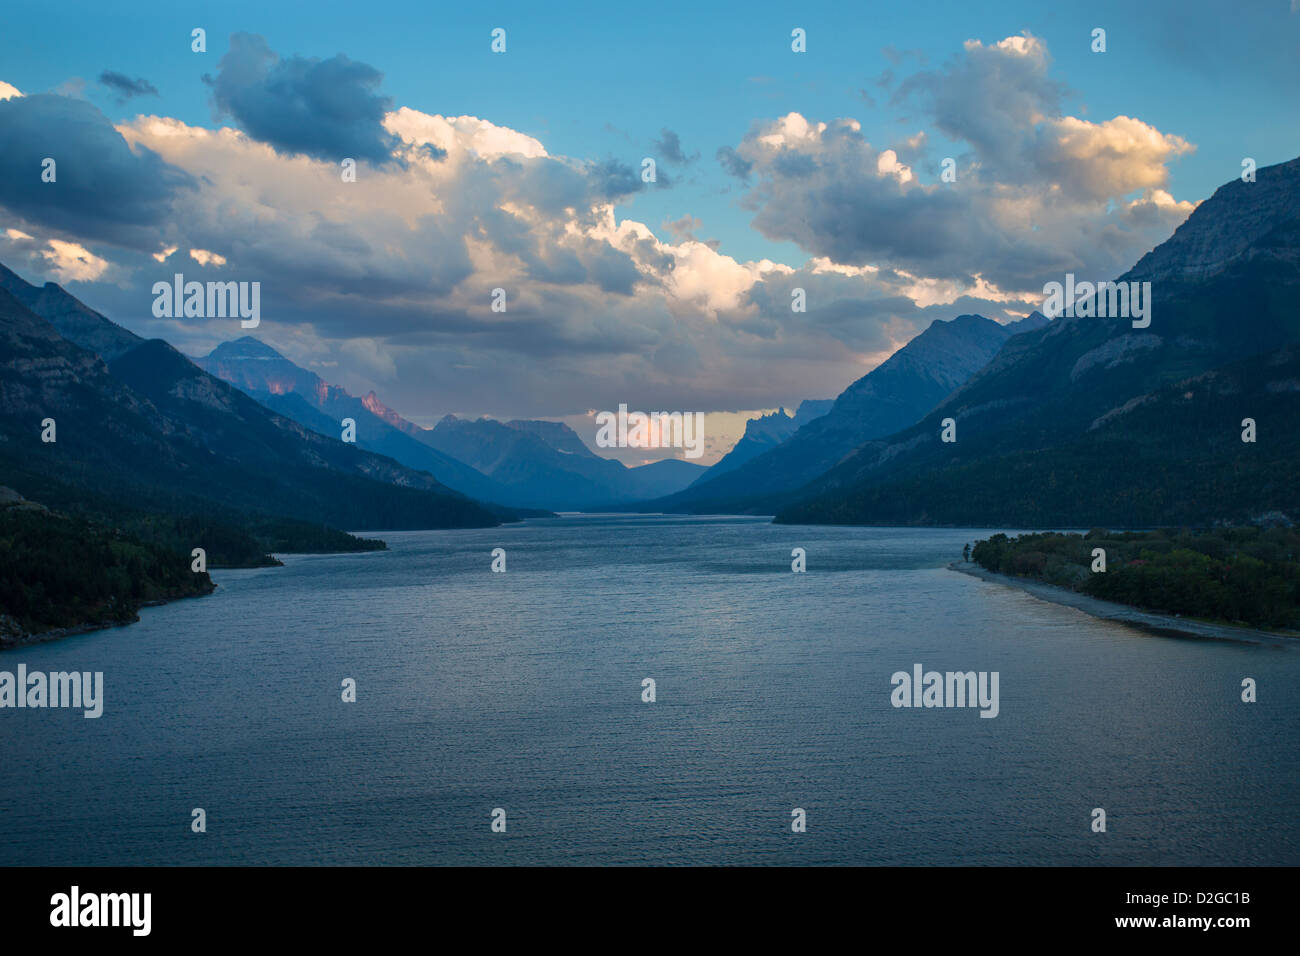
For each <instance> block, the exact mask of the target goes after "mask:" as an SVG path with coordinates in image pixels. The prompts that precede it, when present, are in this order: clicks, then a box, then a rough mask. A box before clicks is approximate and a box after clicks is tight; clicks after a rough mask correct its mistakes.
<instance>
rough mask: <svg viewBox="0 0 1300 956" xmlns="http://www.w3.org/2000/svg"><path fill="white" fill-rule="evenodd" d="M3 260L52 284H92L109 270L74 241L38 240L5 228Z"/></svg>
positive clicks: (0, 239) (104, 262)
mask: <svg viewBox="0 0 1300 956" xmlns="http://www.w3.org/2000/svg"><path fill="white" fill-rule="evenodd" d="M0 252H3V256H4V261H5V262H7V263H9V264H10V265H17V266H18V267H19V268H20V269H21V270H23V271H27V272H35V273H40V274H44V275H49V276H52V277H53V278H54V280H55V281H57V282H61V283H64V284H67V283H69V282H94V281H95V280H97V279H100V278H102V277H103V276H104V275H105V274H106V273H108V272H109V270H110V268H111V267H110V265H109V263H108V261H107V260H105V259H101V258H100V257H99V256H97V255H95V254H94V253H92V252H91V251H90V250H89V249H86V248H85V247H84V246H81V245H79V244H78V243H75V242H65V241H64V240H62V239H48V240H44V241H42V240H39V239H36V238H35V237H33V236H31V235H28V234H27V233H25V232H23V231H22V230H21V229H14V228H8V229H6V230H5V231H4V233H3V234H2V235H0Z"/></svg>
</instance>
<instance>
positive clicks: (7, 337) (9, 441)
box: [0, 274, 500, 530]
mask: <svg viewBox="0 0 1300 956" xmlns="http://www.w3.org/2000/svg"><path fill="white" fill-rule="evenodd" d="M10 275H12V274H10ZM11 281H12V280H11ZM20 281H21V280H20ZM49 289H50V287H49V286H47V287H46V290H49ZM60 291H61V290H60ZM64 296H66V299H64V298H63V297H64ZM66 300H72V302H75V300H74V299H72V297H71V296H67V294H66V293H63V294H62V296H58V295H49V294H48V293H47V295H46V296H45V301H47V302H50V301H55V302H59V303H61V304H60V308H61V309H62V310H63V311H64V313H65V314H67V315H74V314H75V315H78V316H79V317H80V318H79V319H78V322H79V325H78V327H77V334H79V335H80V336H82V337H89V338H91V339H94V340H100V339H102V340H104V341H109V342H111V343H116V344H114V345H113V347H112V348H110V350H109V351H110V353H112V352H115V351H116V350H117V348H118V346H119V345H120V344H125V343H126V342H127V341H128V340H127V339H126V337H125V336H122V335H118V334H116V333H113V332H112V331H111V329H104V328H102V324H103V323H108V320H107V319H104V318H103V317H102V316H100V315H99V314H98V313H95V312H93V310H89V309H85V311H84V312H82V311H80V310H78V309H76V308H75V307H73V306H71V305H70V304H69V303H68V302H67V301H66ZM65 307H66V308H65ZM83 308H84V307H83ZM82 319H84V321H82ZM108 324H109V325H111V323H108ZM122 331H123V332H125V330H122ZM126 335H128V336H129V335H130V333H126ZM131 339H132V340H135V341H137V342H138V344H135V345H134V347H132V348H130V349H129V350H126V351H121V352H118V353H117V354H116V355H114V357H113V359H112V361H111V362H110V363H109V364H107V365H106V364H105V362H104V360H103V359H102V358H101V357H100V356H99V355H97V354H94V353H92V352H90V351H88V350H86V349H84V348H82V347H80V346H78V345H76V344H74V343H73V342H71V341H69V340H68V339H66V338H64V337H63V336H61V335H60V334H59V333H58V332H57V331H56V329H55V327H54V326H53V325H52V324H51V323H50V322H48V321H46V320H45V319H44V318H42V317H40V316H39V315H37V314H36V313H34V312H32V311H31V310H30V309H28V308H27V307H26V306H25V305H24V304H23V303H22V302H21V301H20V300H19V299H17V298H15V297H14V296H13V295H12V294H11V293H9V292H8V291H5V290H0V369H2V370H3V375H2V377H0V484H5V485H8V486H10V487H12V488H15V489H16V490H17V491H19V492H20V493H21V494H23V495H25V496H26V497H28V498H30V499H32V500H35V501H42V499H43V497H44V495H43V493H42V492H43V491H46V490H48V489H49V488H52V487H54V486H55V485H57V486H59V487H61V488H65V489H78V488H80V489H84V490H85V492H86V494H88V495H95V496H98V497H100V498H107V499H112V500H114V501H117V502H120V503H123V504H125V505H130V506H131V507H136V508H140V509H144V510H153V511H173V512H181V511H210V510H212V509H214V508H215V509H220V510H221V511H222V512H223V513H235V512H244V513H250V514H257V515H263V516H266V515H272V516H282V517H288V518H295V519H299V520H303V521H309V522H314V523H319V524H325V525H330V526H333V527H341V528H353V529H373V530H379V529H390V528H391V529H397V528H446V527H485V526H491V525H495V524H498V523H500V519H499V517H498V516H496V515H494V514H492V513H491V512H489V511H487V510H485V509H484V508H483V507H482V506H480V505H479V504H477V503H475V502H474V501H471V500H469V499H467V498H465V497H464V496H462V495H460V494H457V493H455V492H453V491H451V490H450V489H448V488H446V487H445V486H443V485H441V484H440V483H439V482H438V481H436V480H435V479H434V478H432V477H431V476H430V475H428V474H425V473H422V472H417V471H414V470H412V469H409V468H406V467H405V466H402V465H400V464H398V463H397V462H395V461H393V460H392V459H389V458H384V457H382V456H379V455H374V454H371V453H368V452H365V451H363V450H361V449H358V448H356V447H355V446H353V445H347V444H344V443H343V442H340V441H338V440H337V439H329V438H326V437H324V436H321V435H318V434H316V433H315V432H313V431H311V430H309V429H306V428H304V427H302V426H301V425H299V424H297V423H296V422H293V421H290V420H289V419H287V418H284V417H281V416H279V415H276V414H274V413H273V412H271V411H270V410H268V409H266V408H264V407H263V406H262V405H260V404H259V403H257V402H256V401H254V400H253V399H252V398H250V397H248V396H247V395H245V394H243V393H242V392H240V391H239V390H237V389H235V388H233V387H231V386H230V385H228V384H226V383H225V382H223V381H221V380H220V379H218V378H216V377H214V376H212V375H209V374H208V373H206V372H204V371H203V370H202V369H200V368H198V367H197V366H196V365H194V364H193V363H192V362H190V361H189V360H188V359H187V358H185V356H183V355H181V354H180V353H179V352H177V351H176V350H175V349H173V348H172V347H171V346H169V345H167V343H165V342H163V341H161V340H157V339H155V340H151V341H140V340H138V339H137V338H136V337H134V336H131ZM45 418H52V419H54V420H55V423H56V428H57V441H56V442H53V443H49V444H46V443H43V442H42V441H41V438H40V435H41V422H42V420H43V419H45Z"/></svg>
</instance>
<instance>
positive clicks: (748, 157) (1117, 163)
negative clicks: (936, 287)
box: [720, 34, 1193, 293]
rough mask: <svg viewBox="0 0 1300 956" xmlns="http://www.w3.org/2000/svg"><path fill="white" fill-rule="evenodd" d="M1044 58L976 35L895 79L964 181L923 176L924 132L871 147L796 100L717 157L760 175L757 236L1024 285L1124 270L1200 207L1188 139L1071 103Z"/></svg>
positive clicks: (932, 164) (930, 153)
mask: <svg viewBox="0 0 1300 956" xmlns="http://www.w3.org/2000/svg"><path fill="white" fill-rule="evenodd" d="M1050 63H1051V61H1050V57H1049V55H1048V51H1047V48H1046V46H1045V44H1043V42H1042V41H1041V40H1039V39H1038V38H1036V37H1033V36H1030V35H1027V34H1026V35H1022V36H1015V37H1008V38H1006V39H1004V40H1001V41H999V42H997V43H994V44H991V45H985V44H983V43H981V42H980V41H978V40H969V41H967V42H966V44H965V45H964V47H963V50H962V53H961V54H960V55H958V56H957V57H955V58H953V59H952V60H951V61H950V62H949V63H947V64H946V65H945V66H944V67H943V68H941V69H937V70H927V71H922V72H919V73H916V74H914V75H912V76H910V77H908V78H907V79H905V80H902V81H899V82H897V84H896V89H895V92H894V102H895V103H903V102H915V103H919V104H920V105H921V107H922V109H923V110H924V111H925V113H926V114H927V115H928V116H929V117H930V119H931V121H932V123H933V124H934V128H935V129H936V130H937V131H938V132H940V133H941V134H943V136H945V137H947V138H949V139H950V140H954V141H960V142H962V143H964V144H965V146H966V147H967V148H968V152H966V153H964V154H962V155H961V156H960V158H959V159H958V160H956V166H955V169H956V170H957V173H958V176H957V181H956V182H951V183H945V182H942V181H934V180H935V179H937V178H938V177H934V178H932V180H931V181H930V182H928V183H922V182H920V181H919V180H918V178H917V176H916V174H915V171H914V170H915V168H916V167H917V166H925V167H927V168H936V167H938V165H939V163H938V159H939V156H938V155H935V154H934V145H933V143H932V142H931V140H930V138H929V137H928V136H927V135H926V134H925V133H924V132H922V133H918V134H917V135H915V136H913V137H911V138H909V139H908V140H906V141H904V142H903V143H900V144H883V145H880V146H877V145H874V144H872V143H871V142H869V141H868V140H867V138H866V137H865V136H864V135H863V134H862V131H861V126H860V124H859V123H858V122H857V121H856V120H852V119H837V120H831V121H820V120H815V119H811V118H808V117H805V116H803V115H801V114H799V113H790V114H787V115H786V116H783V117H779V118H776V119H773V120H768V121H765V122H760V123H756V124H755V125H754V126H753V128H751V130H750V132H749V133H748V134H747V135H746V137H745V138H744V140H743V141H742V142H741V143H740V144H739V145H737V146H736V147H735V148H734V151H733V152H731V153H725V154H720V159H722V160H723V163H724V166H727V167H728V168H729V169H731V170H732V171H733V172H734V173H735V174H737V175H742V176H744V177H748V178H750V179H752V180H753V185H752V187H751V189H750V191H749V193H748V194H747V196H746V199H745V203H746V205H747V206H748V207H749V208H751V209H752V210H753V211H754V214H755V215H754V220H753V223H754V225H755V226H756V227H757V228H758V229H759V230H760V231H761V232H762V233H763V234H764V235H766V236H768V237H770V238H773V239H784V240H791V241H794V242H796V243H798V244H799V245H800V246H801V247H802V248H804V249H805V250H807V251H808V252H810V253H812V254H813V255H817V256H824V257H826V258H828V259H830V260H832V261H835V262H839V263H845V264H851V265H863V264H872V263H879V264H887V265H890V266H893V267H896V268H899V269H902V270H905V271H907V272H908V273H910V274H913V275H915V276H918V277H921V278H925V279H930V280H938V281H949V280H955V281H958V282H960V283H961V284H963V285H965V286H966V287H973V286H975V285H976V284H977V283H984V284H985V287H987V288H989V289H991V290H1006V291H1010V292H1015V293H1029V292H1031V291H1032V290H1033V289H1035V288H1039V289H1041V287H1042V284H1043V282H1044V281H1045V279H1044V277H1045V276H1050V275H1052V274H1055V273H1058V272H1062V271H1066V270H1074V271H1086V272H1089V273H1090V274H1091V273H1096V274H1098V275H1118V274H1119V273H1121V272H1123V271H1124V270H1125V269H1126V268H1127V267H1128V266H1129V265H1131V264H1132V263H1133V262H1134V261H1136V259H1137V258H1138V257H1139V256H1140V255H1141V254H1142V253H1144V252H1146V251H1147V250H1148V249H1150V248H1151V247H1152V246H1154V245H1156V244H1157V243H1158V242H1160V241H1161V240H1163V239H1164V238H1166V237H1167V236H1168V234H1169V233H1170V232H1171V231H1172V230H1173V229H1174V228H1175V227H1177V226H1178V225H1179V224H1180V223H1181V222H1182V220H1183V219H1185V218H1186V216H1187V215H1188V214H1189V213H1190V212H1191V210H1192V208H1193V207H1192V204H1191V203H1187V202H1177V201H1174V200H1173V199H1172V197H1171V196H1170V195H1169V192H1168V188H1167V187H1168V184H1169V169H1168V163H1169V162H1170V161H1171V160H1173V159H1176V158H1177V157H1178V156H1180V155H1183V154H1185V153H1187V152H1189V151H1190V150H1191V149H1192V147H1191V145H1190V144H1189V143H1187V142H1186V141H1185V140H1184V139H1182V138H1181V137H1178V136H1176V135H1172V134H1168V133H1162V132H1161V131H1159V130H1157V129H1156V128H1155V127H1153V126H1151V125H1149V124H1147V123H1144V122H1142V121H1141V120H1138V119H1134V118H1132V117H1128V116H1117V117H1114V118H1113V119H1110V120H1107V121H1105V122H1101V123H1094V122H1090V121H1087V120H1084V119H1081V118H1078V117H1075V116H1069V115H1063V114H1062V102H1063V100H1064V98H1065V96H1066V94H1067V91H1066V89H1065V87H1064V86H1063V85H1062V84H1061V83H1059V82H1058V81H1056V80H1054V79H1053V78H1052V77H1051V75H1050ZM1135 194H1136V198H1134V196H1135Z"/></svg>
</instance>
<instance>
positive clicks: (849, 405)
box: [647, 312, 1047, 513]
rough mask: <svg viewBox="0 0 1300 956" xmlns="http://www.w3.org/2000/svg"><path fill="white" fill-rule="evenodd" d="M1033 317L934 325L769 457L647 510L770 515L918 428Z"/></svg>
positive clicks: (966, 318) (1041, 321) (1034, 322)
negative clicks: (869, 450)
mask: <svg viewBox="0 0 1300 956" xmlns="http://www.w3.org/2000/svg"><path fill="white" fill-rule="evenodd" d="M1046 323H1047V320H1046V319H1045V318H1044V317H1043V316H1042V315H1041V314H1039V313H1037V312H1035V313H1034V314H1033V315H1031V316H1029V317H1027V318H1025V319H1022V320H1021V321H1020V322H1017V323H1013V324H1011V325H1000V324H998V323H997V322H994V321H993V320H992V319H986V318H984V317H983V316H979V315H962V316H958V317H957V318H955V319H951V320H947V321H944V320H936V321H934V322H932V323H931V324H930V326H929V328H927V329H926V330H925V331H924V332H922V333H921V334H920V335H918V336H916V337H915V338H914V339H912V340H911V341H910V342H908V343H907V344H906V345H904V346H903V347H902V348H901V349H899V350H898V351H897V352H895V353H894V354H893V355H891V356H890V357H889V358H888V359H886V360H885V361H884V362H882V363H881V364H880V365H879V366H877V367H876V368H875V369H873V370H872V371H870V372H868V373H867V374H866V375H864V376H862V378H860V379H858V380H857V381H856V382H854V383H853V384H852V385H850V386H849V387H848V388H846V389H845V390H844V391H843V392H842V393H841V394H840V396H839V397H838V398H836V399H835V402H834V404H833V405H832V406H831V408H830V410H829V411H827V412H826V413H825V414H824V415H821V416H819V417H816V418H814V419H813V420H812V421H809V422H808V423H807V424H805V425H803V426H802V427H801V428H799V429H798V430H797V431H796V432H795V433H794V434H793V435H791V436H790V437H789V438H788V439H786V440H785V441H784V442H782V443H781V444H779V445H777V446H776V447H775V448H772V449H771V450H770V451H766V452H762V453H760V454H758V455H756V456H755V457H753V458H752V459H750V460H749V461H746V462H743V463H742V464H741V465H740V466H739V467H736V468H733V469H731V470H730V471H724V472H723V473H722V474H720V475H718V476H717V477H714V476H713V475H712V474H710V475H706V476H705V477H704V478H703V479H702V480H701V481H699V482H696V484H694V485H692V486H691V487H690V488H689V489H687V490H686V491H685V492H682V493H680V494H677V495H674V496H671V497H669V498H666V499H664V500H662V501H656V502H651V503H650V504H649V505H648V506H647V507H652V508H657V509H662V510H664V511H688V512H694V513H702V512H733V511H741V512H750V513H771V512H772V511H774V510H776V509H777V508H778V507H780V506H781V505H783V504H784V503H785V501H786V500H787V498H788V496H789V495H790V493H792V492H793V491H795V490H796V489H798V488H800V487H802V486H803V485H805V484H807V483H808V482H810V481H812V480H813V479H814V478H816V477H817V476H819V475H821V474H823V473H824V472H825V471H827V470H828V469H829V468H831V467H833V466H834V465H835V464H836V463H837V462H839V461H840V460H841V459H843V458H844V457H845V456H847V455H849V454H851V453H852V452H853V450H854V449H855V448H857V447H858V446H859V445H861V444H862V443H863V442H865V441H868V440H870V439H873V438H879V437H881V436H884V435H889V434H891V433H893V432H896V431H898V430H899V429H901V428H905V427H907V426H908V425H911V424H912V423H913V422H915V421H917V420H918V419H919V418H921V416H923V415H924V414H925V413H926V412H928V411H930V409H932V408H934V406H935V405H936V404H938V403H939V402H940V401H942V400H943V399H944V398H945V397H946V396H947V395H948V394H950V393H951V392H952V391H953V389H954V388H957V387H958V386H959V385H961V384H962V383H963V382H965V381H966V380H967V379H968V378H969V377H970V376H971V375H973V374H974V373H975V372H977V371H978V370H979V369H980V368H982V367H983V366H984V365H985V364H986V363H988V361H989V360H990V359H992V358H993V356H994V355H995V354H997V352H998V350H999V349H1001V348H1002V346H1003V344H1004V343H1006V342H1007V341H1008V340H1009V339H1011V338H1012V337H1013V336H1015V335H1017V334H1018V333H1022V332H1025V331H1028V330H1032V329H1036V328H1042V327H1043V326H1044V325H1046Z"/></svg>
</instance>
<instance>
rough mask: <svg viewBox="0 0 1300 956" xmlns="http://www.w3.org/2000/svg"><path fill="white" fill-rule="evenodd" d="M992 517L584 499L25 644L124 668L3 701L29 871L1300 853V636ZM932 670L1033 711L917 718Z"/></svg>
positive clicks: (4, 774)
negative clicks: (689, 510) (493, 825)
mask: <svg viewBox="0 0 1300 956" xmlns="http://www.w3.org/2000/svg"><path fill="white" fill-rule="evenodd" d="M986 534H987V533H984V532H972V531H962V530H933V529H875V528H872V529H863V528H806V527H783V526H774V525H771V524H768V523H766V522H765V521H763V520H760V519H750V518H681V517H644V516H637V517H623V516H578V517H565V518H559V519H547V520H534V521H528V522H525V523H523V524H521V525H514V526H509V527H504V528H496V529H490V530H483V531H451V532H410V533H387V534H384V535H383V537H384V538H385V540H387V541H388V543H389V547H390V549H391V550H389V551H387V552H379V553H371V554H362V555H326V556H289V557H287V558H286V559H285V562H286V566H285V567H283V568H272V569H262V570H255V571H216V572H214V574H213V577H214V579H215V580H216V581H217V583H218V584H219V585H220V587H219V589H218V591H217V592H216V594H214V595H213V596H211V597H207V598H203V599H199V600H191V601H182V602H179V603H176V604H172V605H168V606H166V607H161V608H153V609H146V610H145V611H144V612H142V620H141V621H140V622H139V623H138V624H134V625H131V626H130V627H126V628H117V629H113V630H108V631H100V632H97V633H94V634H88V635H83V636H79V637H74V638H69V639H67V640H64V641H60V642H57V643H52V644H47V645H43V646H36V647H31V648H27V649H25V650H22V651H16V652H9V653H6V654H4V655H0V670H8V671H13V670H15V669H16V667H17V665H18V664H19V663H20V662H21V663H25V664H26V665H27V667H28V669H29V670H41V671H62V670H78V671H85V670H89V671H103V672H104V680H105V705H104V715H103V717H101V718H100V719H98V720H86V719H84V718H83V717H82V716H81V714H80V712H73V711H55V710H31V709H24V710H12V709H5V710H0V797H2V799H0V864H110V863H112V864H119V863H125V864H132V863H140V864H167V863H184V864H191V863H218V864H262V863H272V864H277V863H280V864H283V863H292V864H308V863H329V864H345V863H386V864H441V863H457V864H464V863H484V864H487V863H492V864H495V863H547V864H549V863H582V864H594V863H656V864H659V863H784V864H824V863H853V864H948V863H960V864H1011V863H1030V864H1074V863H1078V864H1092V863H1114V864H1261V863H1263V864H1284V863H1285V864H1292V865H1294V864H1298V863H1300V787H1298V786H1297V784H1298V783H1300V746H1297V743H1296V741H1297V739H1300V652H1297V650H1296V649H1293V648H1287V647H1268V646H1253V645H1246V644H1236V643H1231V642H1214V641H1197V640H1179V639H1173V638H1165V637H1152V636H1148V635H1145V634H1142V633H1140V632H1137V631H1134V630H1131V629H1129V628H1128V627H1125V626H1122V625H1118V624H1113V623H1107V622H1101V621H1096V620H1093V619H1091V618H1089V617H1087V616H1085V615H1084V614H1082V613H1081V612H1078V611H1075V610H1071V609H1067V608H1063V607H1058V606H1056V605H1052V604H1048V603H1045V602H1042V601H1040V600H1037V599H1035V598H1033V597H1030V596H1028V595H1026V594H1024V593H1022V592H1020V591H1018V590H1015V589H1010V588H1005V587H1001V586H999V585H995V584H990V583H986V582H983V581H979V580H976V579H974V578H971V577H968V576H966V575H962V574H958V573H954V572H952V571H949V570H947V569H946V568H945V567H944V565H945V564H947V562H949V561H951V560H953V559H954V558H956V557H958V556H959V554H960V551H961V546H962V545H963V544H964V543H965V542H967V541H971V540H974V539H976V538H977V537H984V536H986ZM496 547H502V548H505V549H506V551H507V567H508V570H507V573H505V574H493V573H491V572H490V571H489V564H490V560H491V559H490V552H491V550H492V549H493V548H496ZM793 547H803V548H805V549H807V554H808V558H807V560H808V571H807V573H806V574H792V573H791V571H790V561H791V558H790V551H791V548H793ZM917 663H920V664H922V665H924V667H925V669H926V670H930V669H934V670H939V671H947V670H961V671H969V670H974V671H997V672H999V674H1000V684H999V687H1000V698H1001V699H1000V711H1001V712H1000V714H999V716H998V717H997V718H996V719H981V718H980V717H979V714H978V711H977V710H974V709H955V708H954V709H896V708H894V707H893V706H891V704H890V692H891V689H892V688H891V684H890V676H891V675H892V674H893V673H894V672H895V671H899V670H907V671H910V670H911V668H912V666H913V665H914V664H917ZM347 677H351V678H354V679H355V680H356V682H357V687H358V693H357V696H358V699H357V702H356V703H354V704H347V703H343V702H342V700H341V699H340V682H341V681H342V680H343V679H344V678H347ZM645 677H652V678H654V680H655V681H656V685H657V697H658V699H657V701H656V702H655V703H653V704H649V703H643V702H642V700H641V693H642V689H641V682H642V679H643V678H645ZM1244 677H1253V678H1255V679H1256V680H1257V681H1258V684H1259V702H1258V703H1256V704H1244V703H1242V702H1241V700H1240V685H1241V681H1242V678H1244ZM194 807H203V808H204V809H205V810H206V812H207V832H206V833H204V834H195V833H192V832H191V831H190V819H191V810H192V808H194ZM495 807H502V808H505V810H506V813H507V832H506V833H504V834H498V833H493V832H491V829H490V813H491V811H492V809H493V808H495ZM794 807H802V808H804V809H805V810H806V811H807V818H808V830H807V832H806V833H803V834H795V833H792V832H791V830H790V811H791V809H792V808H794ZM1094 807H1103V808H1105V810H1106V813H1107V830H1108V832H1106V833H1105V834H1095V833H1092V832H1091V831H1090V828H1089V824H1090V821H1091V811H1092V809H1093V808H1094Z"/></svg>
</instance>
